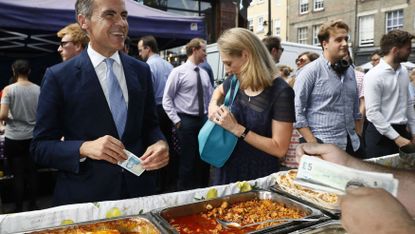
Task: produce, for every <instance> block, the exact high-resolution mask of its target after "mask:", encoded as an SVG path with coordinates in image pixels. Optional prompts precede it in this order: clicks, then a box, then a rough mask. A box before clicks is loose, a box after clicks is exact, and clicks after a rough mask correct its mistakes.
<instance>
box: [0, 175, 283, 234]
mask: <svg viewBox="0 0 415 234" xmlns="http://www.w3.org/2000/svg"><path fill="white" fill-rule="evenodd" d="M274 183H275V174H272V175H270V176H267V177H263V178H259V179H256V180H252V181H249V184H251V185H252V186H254V187H256V188H260V189H268V188H269V187H270V186H271V185H273V184H274ZM210 188H212V187H209V188H201V189H194V190H188V191H182V192H174V193H166V194H160V195H154V196H148V197H140V198H133V199H126V200H117V201H103V202H95V203H82V204H73V205H65V206H58V207H53V208H49V209H44V210H37V211H31V212H23V213H15V214H6V215H1V216H0V233H2V234H6V233H15V232H24V231H28V230H33V229H39V228H46V227H54V226H58V225H61V223H62V221H63V220H71V221H73V222H74V223H79V222H86V221H91V220H98V219H104V218H106V213H107V212H108V211H109V210H111V209H113V208H114V207H115V208H118V209H119V210H121V212H122V215H135V214H141V213H147V212H149V211H151V210H153V209H158V208H164V207H170V206H176V205H180V204H186V203H192V202H196V201H197V199H201V198H204V197H206V193H207V191H208V190H209V189H210ZM214 188H216V189H217V191H218V196H226V195H230V194H234V193H238V192H240V188H239V187H238V185H237V183H232V184H227V185H221V186H214Z"/></svg>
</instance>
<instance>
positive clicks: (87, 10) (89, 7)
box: [75, 0, 94, 20]
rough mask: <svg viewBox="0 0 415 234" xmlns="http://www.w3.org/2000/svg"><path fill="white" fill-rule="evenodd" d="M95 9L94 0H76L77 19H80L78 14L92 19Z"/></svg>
mask: <svg viewBox="0 0 415 234" xmlns="http://www.w3.org/2000/svg"><path fill="white" fill-rule="evenodd" d="M93 10H94V0H76V3H75V19H76V20H78V15H83V16H85V17H86V18H87V19H91V16H92V12H93Z"/></svg>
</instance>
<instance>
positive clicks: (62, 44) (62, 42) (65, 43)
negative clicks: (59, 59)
mask: <svg viewBox="0 0 415 234" xmlns="http://www.w3.org/2000/svg"><path fill="white" fill-rule="evenodd" d="M69 42H72V41H61V42H60V43H59V44H60V45H61V47H65V46H66V45H67V44H68V43H69Z"/></svg>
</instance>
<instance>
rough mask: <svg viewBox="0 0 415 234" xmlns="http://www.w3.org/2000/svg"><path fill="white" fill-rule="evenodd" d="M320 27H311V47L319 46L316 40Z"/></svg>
mask: <svg viewBox="0 0 415 234" xmlns="http://www.w3.org/2000/svg"><path fill="white" fill-rule="evenodd" d="M320 26H321V25H313V45H315V46H320V41H319V40H318V32H319V31H320Z"/></svg>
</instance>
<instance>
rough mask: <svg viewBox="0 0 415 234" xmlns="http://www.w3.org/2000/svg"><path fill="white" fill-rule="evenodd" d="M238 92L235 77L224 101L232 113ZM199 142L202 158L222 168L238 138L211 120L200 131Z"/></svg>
mask: <svg viewBox="0 0 415 234" xmlns="http://www.w3.org/2000/svg"><path fill="white" fill-rule="evenodd" d="M232 90H234V91H233V95H232V99H231V100H229V99H230V95H231V91H232ZM238 90H239V81H238V79H237V78H236V77H235V75H233V76H232V80H231V88H230V89H229V90H228V92H227V93H226V96H225V101H224V104H225V106H227V107H228V108H229V111H230V112H232V104H233V101H234V100H235V97H236V94H237V93H238ZM198 140H199V153H200V158H201V159H202V160H203V161H205V162H207V163H209V164H211V165H212V166H215V167H222V166H223V165H224V164H225V162H226V161H227V160H228V159H229V157H230V156H231V154H232V152H233V149H234V148H235V146H236V143H237V142H238V138H237V137H236V136H235V135H234V134H232V133H231V132H229V131H228V130H226V129H224V128H222V127H221V126H219V125H217V124H215V123H214V122H212V121H210V120H207V121H206V123H205V124H204V125H203V127H202V129H200V132H199V135H198Z"/></svg>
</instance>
